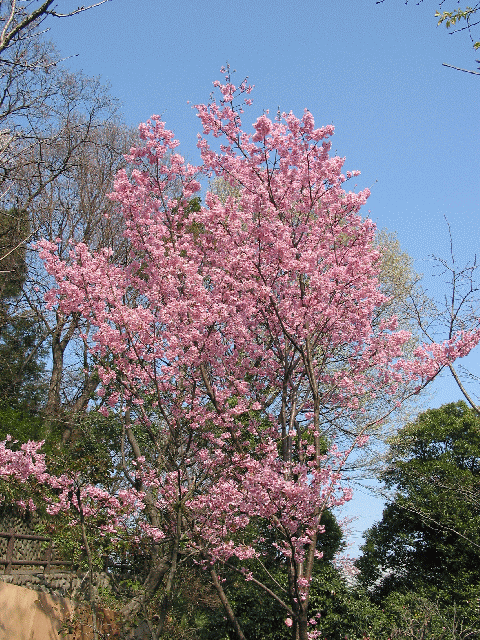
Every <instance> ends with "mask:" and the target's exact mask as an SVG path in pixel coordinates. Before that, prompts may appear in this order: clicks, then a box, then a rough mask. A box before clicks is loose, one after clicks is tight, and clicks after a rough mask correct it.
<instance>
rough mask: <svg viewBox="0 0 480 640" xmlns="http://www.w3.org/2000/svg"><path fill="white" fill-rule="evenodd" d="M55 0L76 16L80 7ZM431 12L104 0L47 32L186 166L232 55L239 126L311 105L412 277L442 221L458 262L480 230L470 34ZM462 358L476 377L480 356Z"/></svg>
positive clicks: (353, 4) (368, 516)
mask: <svg viewBox="0 0 480 640" xmlns="http://www.w3.org/2000/svg"><path fill="white" fill-rule="evenodd" d="M92 1H93V0H92ZM58 4H59V9H61V10H63V9H66V8H69V7H70V8H72V9H75V8H76V7H77V6H78V0H62V1H61V2H59V3H58ZM455 6H456V5H455ZM462 6H463V5H462ZM437 7H438V2H436V1H435V0H423V2H422V3H420V4H418V5H417V3H416V0H410V2H409V3H408V5H405V4H404V1H403V0H384V2H383V3H382V4H376V3H375V0H320V1H318V2H307V1H306V0H297V1H296V2H292V1H290V2H286V1H285V0H277V1H276V2H273V3H268V4H267V3H260V2H258V1H254V0H237V1H236V2H231V3H226V2H220V1H219V0H209V1H208V2H205V1H204V2H199V1H195V2H194V1H193V0H177V1H176V2H170V1H168V0H167V1H162V0H111V2H108V3H106V4H105V5H103V6H101V7H99V8H97V9H94V10H92V11H88V12H86V13H83V14H80V15H78V16H76V17H74V18H69V19H65V20H58V19H51V20H50V21H49V23H48V24H49V26H51V32H50V37H51V39H52V40H53V42H55V44H56V45H57V47H58V48H59V50H60V52H61V54H62V55H63V56H68V55H74V54H78V56H76V57H74V58H72V59H70V60H69V61H68V62H67V65H68V66H69V67H70V68H71V69H74V70H83V71H84V72H85V73H86V74H87V75H90V76H101V77H102V79H103V80H105V81H107V82H109V83H110V84H111V92H112V95H114V96H116V97H118V98H119V99H120V100H121V101H122V102H123V113H124V117H125V121H126V122H127V124H130V125H136V124H138V123H139V122H141V121H144V120H146V119H147V118H148V117H149V116H150V115H152V114H154V113H160V114H162V115H163V117H164V119H165V120H166V122H167V125H168V127H169V128H170V129H173V131H174V132H175V134H176V137H177V138H178V139H179V140H180V141H181V147H180V150H181V152H182V153H183V154H184V155H185V156H186V157H187V158H188V159H189V160H190V161H192V162H196V161H197V160H198V154H197V150H196V146H195V145H196V134H197V131H198V119H197V118H196V116H195V112H194V111H193V110H192V108H191V104H192V103H193V104H195V103H199V102H206V101H207V100H208V97H209V94H210V92H211V90H212V81H213V80H215V79H217V78H219V77H220V74H219V69H220V67H221V66H222V65H224V64H225V63H226V62H227V61H228V62H229V63H230V65H231V67H232V68H233V69H236V71H237V73H236V78H237V79H238V81H240V80H241V79H243V78H244V77H245V76H249V79H250V82H251V83H252V84H254V85H255V90H254V92H253V94H252V97H253V99H254V104H253V107H252V108H251V109H250V112H247V115H246V119H245V120H244V122H246V123H248V122H252V123H253V122H254V121H255V120H256V118H257V117H258V116H259V115H261V113H262V111H263V109H270V110H271V112H272V113H275V112H276V110H277V107H280V109H281V110H282V111H290V110H292V111H293V112H295V113H296V114H301V113H303V110H304V108H305V107H306V108H308V109H309V110H310V111H311V112H312V114H313V115H314V117H315V119H316V122H317V124H318V125H319V126H321V125H324V124H330V123H333V124H334V125H335V127H336V133H335V136H334V138H333V149H334V150H335V151H337V153H338V154H339V155H341V156H346V164H345V168H346V169H359V170H361V172H362V175H361V176H360V177H359V178H358V181H357V182H358V186H359V187H364V186H368V187H371V189H372V196H371V198H370V200H369V202H368V207H367V209H366V210H365V212H364V214H365V215H367V214H368V210H370V216H371V217H372V218H373V220H374V221H375V222H376V223H377V225H378V227H379V228H384V227H385V228H387V229H388V230H389V231H396V232H397V234H398V238H399V240H400V242H401V245H402V248H403V250H405V251H407V252H408V253H409V254H410V255H411V256H412V257H413V258H414V259H415V268H416V270H417V271H419V272H421V273H425V274H428V273H429V271H430V269H431V260H430V259H429V256H430V255H431V254H436V255H439V256H447V255H448V249H449V238H448V232H447V227H446V224H445V221H444V216H446V217H447V218H448V220H449V222H450V224H451V226H452V230H453V236H454V241H455V247H456V253H457V256H458V257H459V258H460V259H464V260H466V259H468V258H471V257H473V254H474V253H475V251H477V250H478V240H479V226H480V216H479V212H480V211H479V196H480V193H479V192H480V188H479V187H480V180H479V168H480V145H479V142H480V140H479V137H480V136H479V105H480V77H478V76H473V75H470V74H467V73H461V72H459V71H454V70H453V69H448V68H446V67H442V63H443V62H445V63H448V64H453V65H455V66H459V67H463V68H466V69H475V68H476V65H475V62H474V53H473V50H472V48H471V46H470V42H469V40H468V35H467V34H466V33H465V32H463V33H460V34H456V35H449V34H448V32H447V31H446V29H445V27H443V26H441V27H437V26H436V19H435V18H434V14H435V10H436V9H437ZM444 8H445V9H448V8H449V7H447V6H445V7H444ZM188 101H190V103H191V104H188ZM249 118H250V120H249ZM428 282H429V285H430V286H431V285H432V281H431V280H429V281H428ZM436 282H437V286H439V284H440V283H439V281H438V280H437V281H436ZM439 292H440V289H439ZM470 362H471V368H472V369H473V370H474V372H475V369H476V372H477V373H479V372H480V367H479V366H478V365H479V358H478V356H474V357H471V358H470ZM435 392H436V393H435V395H433V396H432V398H431V399H430V400H429V406H439V405H441V404H443V403H445V402H451V401H456V400H459V399H461V394H460V392H459V391H458V389H457V388H456V386H455V385H454V384H452V383H451V382H450V381H449V379H448V378H445V379H444V380H443V381H440V382H438V383H436V386H435ZM381 509H382V503H381V502H379V501H377V500H375V499H372V498H371V497H370V496H367V495H362V494H361V493H360V492H358V493H357V494H356V495H355V496H354V498H353V500H352V503H351V505H350V508H349V510H348V511H349V513H350V514H356V515H358V520H357V521H356V522H355V523H353V525H352V528H353V529H354V530H356V531H357V534H356V536H355V540H354V542H355V541H356V542H355V545H356V544H357V543H358V540H359V532H360V531H361V530H363V529H365V528H366V527H368V526H369V525H371V524H372V523H373V521H374V520H376V519H378V518H379V517H380V516H381ZM356 548H357V547H356V546H354V547H353V553H355V552H356Z"/></svg>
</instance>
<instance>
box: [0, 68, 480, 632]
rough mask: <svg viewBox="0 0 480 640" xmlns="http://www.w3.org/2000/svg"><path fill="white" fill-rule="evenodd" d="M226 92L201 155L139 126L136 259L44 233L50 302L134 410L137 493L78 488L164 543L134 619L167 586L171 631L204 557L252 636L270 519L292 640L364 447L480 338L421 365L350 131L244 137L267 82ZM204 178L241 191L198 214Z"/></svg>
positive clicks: (300, 123) (133, 182) (277, 122)
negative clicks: (250, 622) (349, 186)
mask: <svg viewBox="0 0 480 640" xmlns="http://www.w3.org/2000/svg"><path fill="white" fill-rule="evenodd" d="M214 84H215V87H216V88H217V90H218V91H219V94H220V99H219V100H218V101H216V100H215V99H213V98H212V100H211V101H210V102H209V103H208V104H206V105H197V106H196V109H197V113H198V116H199V119H200V122H201V125H202V128H203V135H199V138H198V148H199V150H200V153H201V158H202V166H201V167H196V166H192V165H189V164H187V163H185V161H184V159H183V158H182V157H181V156H180V155H179V154H178V153H176V151H175V149H176V147H177V145H178V142H177V141H176V140H174V136H173V133H172V132H170V131H168V130H167V129H166V128H165V124H164V123H163V122H162V121H161V119H160V118H159V117H158V116H152V118H151V120H150V121H148V122H147V123H146V124H144V125H141V127H140V137H141V139H142V140H143V145H142V146H140V147H138V148H134V149H132V150H131V152H130V154H129V156H128V158H127V159H128V161H129V163H130V169H128V170H121V171H120V172H119V173H118V174H117V178H116V181H115V189H114V192H113V193H112V194H111V196H110V197H111V198H112V200H113V201H115V202H117V203H118V206H119V208H120V211H121V213H122V215H123V217H124V221H125V231H124V236H125V239H126V241H127V246H128V251H129V255H128V257H127V259H125V260H124V261H118V260H115V256H114V254H113V251H112V250H111V249H110V248H108V247H105V248H103V249H100V250H98V251H91V250H89V248H88V247H87V246H86V245H85V244H84V243H82V242H78V243H75V242H74V241H73V240H72V242H71V252H70V255H69V257H68V259H65V257H64V254H63V255H62V257H60V255H59V246H60V245H61V238H59V239H58V242H52V241H47V240H44V241H42V242H41V243H40V246H41V250H42V253H41V255H42V258H43V259H44V261H45V265H46V268H47V271H48V272H49V274H50V275H51V276H53V277H54V278H55V279H56V282H57V286H56V288H55V289H53V290H52V291H51V292H50V293H49V294H47V300H48V304H49V305H50V307H52V308H57V309H59V310H60V311H61V312H62V313H64V314H78V315H79V317H82V318H83V319H84V321H85V322H86V323H87V324H88V326H90V327H93V328H94V332H93V333H92V332H90V333H89V334H88V335H85V336H84V339H85V343H86V345H87V347H88V349H89V351H90V353H91V355H92V357H93V358H94V359H95V362H96V368H97V371H98V376H99V379H100V381H101V386H100V388H99V389H98V390H97V393H98V395H99V397H101V398H103V400H102V402H103V404H102V408H101V410H102V411H103V412H104V413H106V414H108V412H109V411H112V412H116V413H120V414H121V415H123V416H124V419H123V427H122V428H123V434H122V439H123V441H124V443H125V444H124V445H123V446H122V451H121V465H122V467H123V471H124V478H125V487H123V488H122V489H121V494H120V493H118V492H117V494H116V495H111V496H108V495H104V494H103V493H102V492H101V491H100V489H99V488H98V487H96V488H90V487H83V488H82V491H83V492H84V494H81V496H80V497H81V503H82V504H84V505H87V504H91V505H92V506H91V507H90V510H89V511H88V513H87V511H85V516H91V517H94V516H95V504H97V505H99V504H100V503H101V504H102V505H105V504H108V508H111V509H112V513H113V512H115V510H116V509H117V507H118V510H119V511H120V512H121V513H125V511H127V512H128V513H131V511H128V509H129V508H130V506H131V505H132V504H135V505H136V507H135V509H136V512H135V513H136V515H135V518H134V520H135V524H136V526H137V527H138V533H137V535H139V536H144V537H146V538H148V539H150V540H151V541H152V544H153V548H154V550H155V551H154V553H153V555H152V567H151V571H150V573H149V575H148V577H147V580H146V583H145V589H144V591H143V592H142V594H139V596H138V597H137V598H135V599H134V600H132V601H131V602H130V603H129V604H128V606H126V607H125V608H124V611H123V613H124V614H125V615H126V616H128V617H132V616H133V615H135V614H136V613H137V612H138V611H139V610H140V608H141V607H142V606H143V604H144V603H145V600H146V598H148V597H149V596H150V595H151V594H152V593H154V592H155V591H156V589H158V586H159V584H161V583H163V588H164V594H165V595H164V600H163V604H162V610H161V612H160V616H159V617H160V620H159V623H158V628H157V630H156V632H155V634H156V637H161V635H162V633H163V629H164V624H165V617H166V612H167V611H168V607H169V604H170V602H171V593H172V589H173V584H174V581H175V574H176V571H177V568H178V566H179V564H180V563H181V562H182V561H183V560H184V559H185V558H186V557H189V558H191V557H193V558H194V559H195V561H196V562H198V563H200V564H201V565H202V566H203V567H204V568H205V570H207V571H208V572H210V575H211V578H212V581H213V583H214V585H215V587H216V589H217V592H218V595H219V597H220V599H221V601H222V603H223V605H224V607H225V611H226V613H227V615H228V617H229V618H230V620H231V622H232V625H233V626H234V628H235V631H236V635H237V637H238V638H240V639H241V638H244V635H243V632H242V630H241V628H240V625H239V623H238V621H237V620H236V618H235V616H234V614H233V611H232V609H231V607H230V605H229V602H228V599H227V597H226V595H225V592H224V591H223V588H222V578H221V574H222V567H225V566H228V567H231V568H232V569H233V570H237V571H239V572H240V573H242V571H243V570H242V568H241V567H242V564H241V563H242V561H245V560H247V559H248V560H250V559H255V560H256V561H258V563H259V566H261V562H262V539H261V536H260V535H259V536H258V537H257V538H256V537H255V536H252V535H251V528H249V525H250V524H251V523H254V522H261V523H262V526H264V527H267V528H268V530H269V531H273V532H274V533H275V536H274V537H275V540H276V542H275V543H274V544H275V547H276V550H277V552H278V561H279V563H281V565H282V566H283V567H285V571H286V573H287V576H288V589H287V591H286V592H285V593H283V592H279V591H278V590H276V586H275V584H274V583H272V584H270V583H265V582H262V581H261V580H258V579H257V578H256V576H255V574H254V572H253V571H251V570H249V571H247V570H246V569H245V570H244V571H243V573H244V577H245V579H247V580H251V581H253V583H254V584H255V585H256V586H257V587H258V588H259V589H263V590H264V591H266V592H267V593H269V594H270V595H271V597H273V598H274V599H275V600H276V601H277V602H278V603H279V604H280V606H282V607H283V608H284V610H285V616H286V624H287V626H291V629H292V638H298V639H299V640H307V638H314V637H315V631H314V630H312V629H314V626H310V625H314V622H315V620H314V618H312V617H311V615H310V613H309V585H310V581H311V578H312V573H313V569H314V564H315V558H316V555H318V552H317V544H316V543H317V537H318V536H319V535H321V533H322V520H321V519H322V513H323V512H324V510H325V509H330V508H332V507H335V506H337V505H340V504H343V503H344V502H345V501H347V500H349V499H350V498H351V491H350V490H349V489H348V488H346V487H344V486H343V485H342V483H341V471H342V468H343V467H344V465H345V463H346V460H347V459H348V456H349V455H350V453H351V452H352V450H353V449H355V448H356V447H359V446H362V444H364V443H365V442H366V441H367V439H368V437H369V435H370V434H371V433H374V432H375V428H376V427H377V426H378V424H379V423H381V422H382V421H383V420H385V419H386V418H387V417H388V415H389V414H390V413H392V412H394V411H395V410H396V408H397V407H398V406H399V405H400V404H401V403H402V401H403V400H405V399H406V398H407V397H408V396H409V395H411V394H412V393H414V392H418V390H419V389H420V388H421V387H422V385H424V384H426V383H427V382H428V381H429V380H430V379H432V378H433V377H434V376H435V375H436V373H437V372H438V371H439V369H440V368H442V367H443V366H446V364H448V362H450V361H451V360H452V359H453V358H454V357H456V356H457V355H459V354H460V353H463V352H464V351H467V350H469V349H470V348H472V347H473V346H475V344H476V343H477V342H478V340H479V339H480V335H479V332H476V333H473V334H471V335H470V334H469V335H468V336H466V335H463V334H462V335H455V336H452V338H451V340H449V341H448V342H447V343H445V344H443V345H430V346H428V347H419V348H418V349H417V350H416V352H415V354H414V355H413V356H412V357H407V354H406V353H405V352H404V351H405V349H404V347H405V345H406V344H407V342H408V340H409V333H408V332H407V331H405V330H397V319H396V318H395V317H387V315H386V314H384V315H385V317H382V318H381V320H380V321H377V319H378V310H379V309H380V308H381V307H382V305H383V306H384V305H385V303H386V296H385V295H384V294H383V293H382V292H381V290H380V285H379V279H378V275H379V268H380V267H379V263H380V260H379V257H380V256H379V252H378V251H377V250H376V249H375V243H374V241H375V225H374V224H373V223H372V221H371V220H369V219H368V218H367V219H363V218H362V217H361V216H360V213H359V212H360V209H361V207H362V205H364V204H365V202H366V200H367V198H368V196H369V191H368V190H363V191H360V192H358V193H356V192H354V191H347V190H345V186H346V185H345V183H346V182H347V181H348V180H349V179H350V178H351V177H353V176H355V175H357V174H358V172H355V171H352V172H348V171H347V172H343V164H344V159H343V158H339V157H332V156H330V155H329V151H330V142H329V141H328V138H329V137H330V136H331V135H332V134H333V127H332V126H327V127H321V128H316V127H315V123H314V119H313V116H312V115H311V114H310V113H309V112H308V111H305V113H304V114H303V116H302V117H301V118H297V117H296V116H294V115H293V114H292V113H283V114H279V115H278V116H277V117H276V119H274V120H272V119H270V118H269V117H268V113H265V114H264V115H262V116H261V117H259V118H258V119H257V120H256V122H255V123H254V125H253V132H252V133H247V132H245V131H244V130H243V128H242V122H241V120H242V117H243V113H244V110H245V109H246V108H247V107H248V106H250V104H251V99H250V97H249V96H250V92H251V89H252V88H251V87H250V86H249V85H248V84H247V82H246V81H244V82H242V83H241V84H240V86H239V87H235V86H234V85H233V84H232V81H231V78H230V75H229V72H228V70H226V71H225V80H224V82H223V83H221V82H215V83H214ZM199 174H203V175H205V176H207V177H208V178H210V179H215V178H218V179H221V180H223V181H225V183H226V184H228V185H230V186H231V187H232V189H231V194H228V193H227V195H226V196H225V197H222V198H220V197H219V196H218V195H216V194H215V193H212V192H207V193H206V195H205V197H204V202H205V204H204V205H200V203H199V200H198V198H197V194H199V192H200V189H201V186H200V183H199V182H198V176H199ZM172 184H175V185H176V189H175V190H174V191H172V188H171V185H172ZM384 308H385V306H384ZM412 385H413V386H412ZM380 397H381V398H382V402H378V398H380ZM5 455H6V454H5ZM0 471H1V467H0ZM49 478H50V476H49ZM48 482H50V484H51V482H52V481H51V480H48ZM72 482H74V479H72V478H70V479H68V478H67V479H66V480H65V479H64V480H63V485H62V487H63V488H62V487H60V485H59V488H58V490H57V493H59V497H58V498H56V499H53V504H52V507H51V509H52V510H55V509H59V510H69V509H71V508H72V505H73V511H75V509H76V510H77V511H78V504H79V498H78V496H77V503H76V505H75V496H76V495H77V494H76V493H75V492H74V491H73V492H72V490H71V489H69V488H68V487H69V483H72ZM60 489H61V490H60ZM55 505H57V506H55ZM125 505H127V507H128V508H127V507H126V506H125ZM102 508H104V507H102ZM110 520H111V521H110V523H109V525H108V526H109V527H110V528H109V530H108V532H109V533H112V532H114V531H116V530H117V525H118V520H117V519H115V518H114V517H113V516H112V517H111V518H110ZM127 520H128V518H127ZM129 523H131V519H130V520H129ZM103 526H107V525H103ZM119 528H121V527H120V526H119ZM259 530H261V528H259ZM250 566H251V563H249V567H250ZM277 586H278V585H277ZM311 620H313V622H309V621H311ZM309 629H310V630H309Z"/></svg>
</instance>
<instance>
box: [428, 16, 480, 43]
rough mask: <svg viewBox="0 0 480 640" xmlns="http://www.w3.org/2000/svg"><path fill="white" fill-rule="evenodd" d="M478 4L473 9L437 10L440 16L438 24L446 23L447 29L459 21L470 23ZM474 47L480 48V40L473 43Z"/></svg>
mask: <svg viewBox="0 0 480 640" xmlns="http://www.w3.org/2000/svg"><path fill="white" fill-rule="evenodd" d="M477 10H478V6H477V7H475V8H474V9H472V8H471V7H465V9H455V10H454V11H442V12H440V11H436V12H435V17H436V18H439V20H438V23H437V24H438V25H441V24H442V23H445V26H446V27H447V29H450V27H453V26H454V25H455V24H456V23H457V22H459V21H461V20H465V21H466V22H467V24H468V25H469V21H470V18H471V17H472V16H473V15H474V14H475V13H476V12H477ZM473 47H474V49H479V48H480V42H474V43H473Z"/></svg>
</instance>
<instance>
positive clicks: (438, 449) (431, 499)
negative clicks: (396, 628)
mask: <svg viewBox="0 0 480 640" xmlns="http://www.w3.org/2000/svg"><path fill="white" fill-rule="evenodd" d="M383 479H384V480H385V482H386V484H387V486H389V487H391V488H393V487H394V488H395V489H396V493H395V495H394V498H393V500H392V501H391V502H390V503H389V504H387V506H386V508H385V510H384V513H383V518H382V520H381V522H379V523H378V524H376V525H374V526H373V527H372V528H371V529H370V530H369V531H368V532H367V534H366V536H365V539H366V541H365V545H364V546H363V547H362V551H363V555H362V557H361V558H360V559H359V560H358V562H357V566H358V568H359V569H360V571H361V574H360V581H361V583H362V584H363V586H365V587H366V588H368V589H369V590H370V592H371V593H372V596H373V598H374V600H376V601H377V602H381V603H382V604H384V605H385V604H387V603H388V602H390V600H389V599H390V598H392V597H399V595H402V597H407V596H408V594H409V593H412V592H414V593H416V594H422V595H423V597H424V598H426V599H427V600H428V601H430V602H433V603H435V602H437V603H438V606H439V607H440V609H441V611H442V612H443V613H442V615H447V617H448V616H450V618H449V619H450V620H452V619H453V618H452V616H453V615H454V614H455V616H456V619H457V621H458V623H459V624H466V625H471V626H475V625H477V622H478V610H476V611H472V608H471V602H476V601H477V598H478V597H479V596H480V578H479V575H478V567H479V566H480V419H479V418H478V416H477V415H476V414H475V413H474V412H473V411H472V410H471V409H469V408H468V407H467V405H466V404H465V403H464V402H457V403H454V404H448V405H444V406H443V407H441V408H440V409H431V410H429V411H426V412H425V413H423V414H421V415H420V416H419V417H418V419H417V420H416V421H415V422H414V423H412V424H409V425H407V426H406V427H405V428H403V429H401V430H400V432H399V434H398V436H397V437H396V438H394V439H393V440H392V442H391V448H390V454H389V464H388V468H387V470H386V472H385V473H384V475H383ZM392 594H396V595H395V596H394V595H392ZM472 616H474V617H473V618H472ZM435 637H436V636H435Z"/></svg>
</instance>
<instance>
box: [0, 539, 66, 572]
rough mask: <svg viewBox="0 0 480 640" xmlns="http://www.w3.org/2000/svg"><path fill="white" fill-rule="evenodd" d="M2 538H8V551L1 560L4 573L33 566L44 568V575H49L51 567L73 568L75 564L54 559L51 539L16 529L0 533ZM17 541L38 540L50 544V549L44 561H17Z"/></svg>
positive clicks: (45, 554) (45, 553)
mask: <svg viewBox="0 0 480 640" xmlns="http://www.w3.org/2000/svg"><path fill="white" fill-rule="evenodd" d="M0 538H7V540H8V542H7V550H6V554H5V556H4V558H3V559H0V565H3V566H4V567H5V569H4V573H5V574H10V573H12V568H13V567H14V566H33V567H44V569H43V571H44V573H48V571H49V570H50V568H51V567H56V566H71V565H72V564H73V563H72V562H68V561H67V560H54V559H53V545H52V540H51V538H46V537H45V536H38V535H34V534H24V533H16V531H15V530H14V529H10V531H0ZM15 540H38V541H39V542H49V543H50V544H49V546H48V548H47V549H46V550H45V552H44V559H43V560H35V559H28V560H16V559H15Z"/></svg>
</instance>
